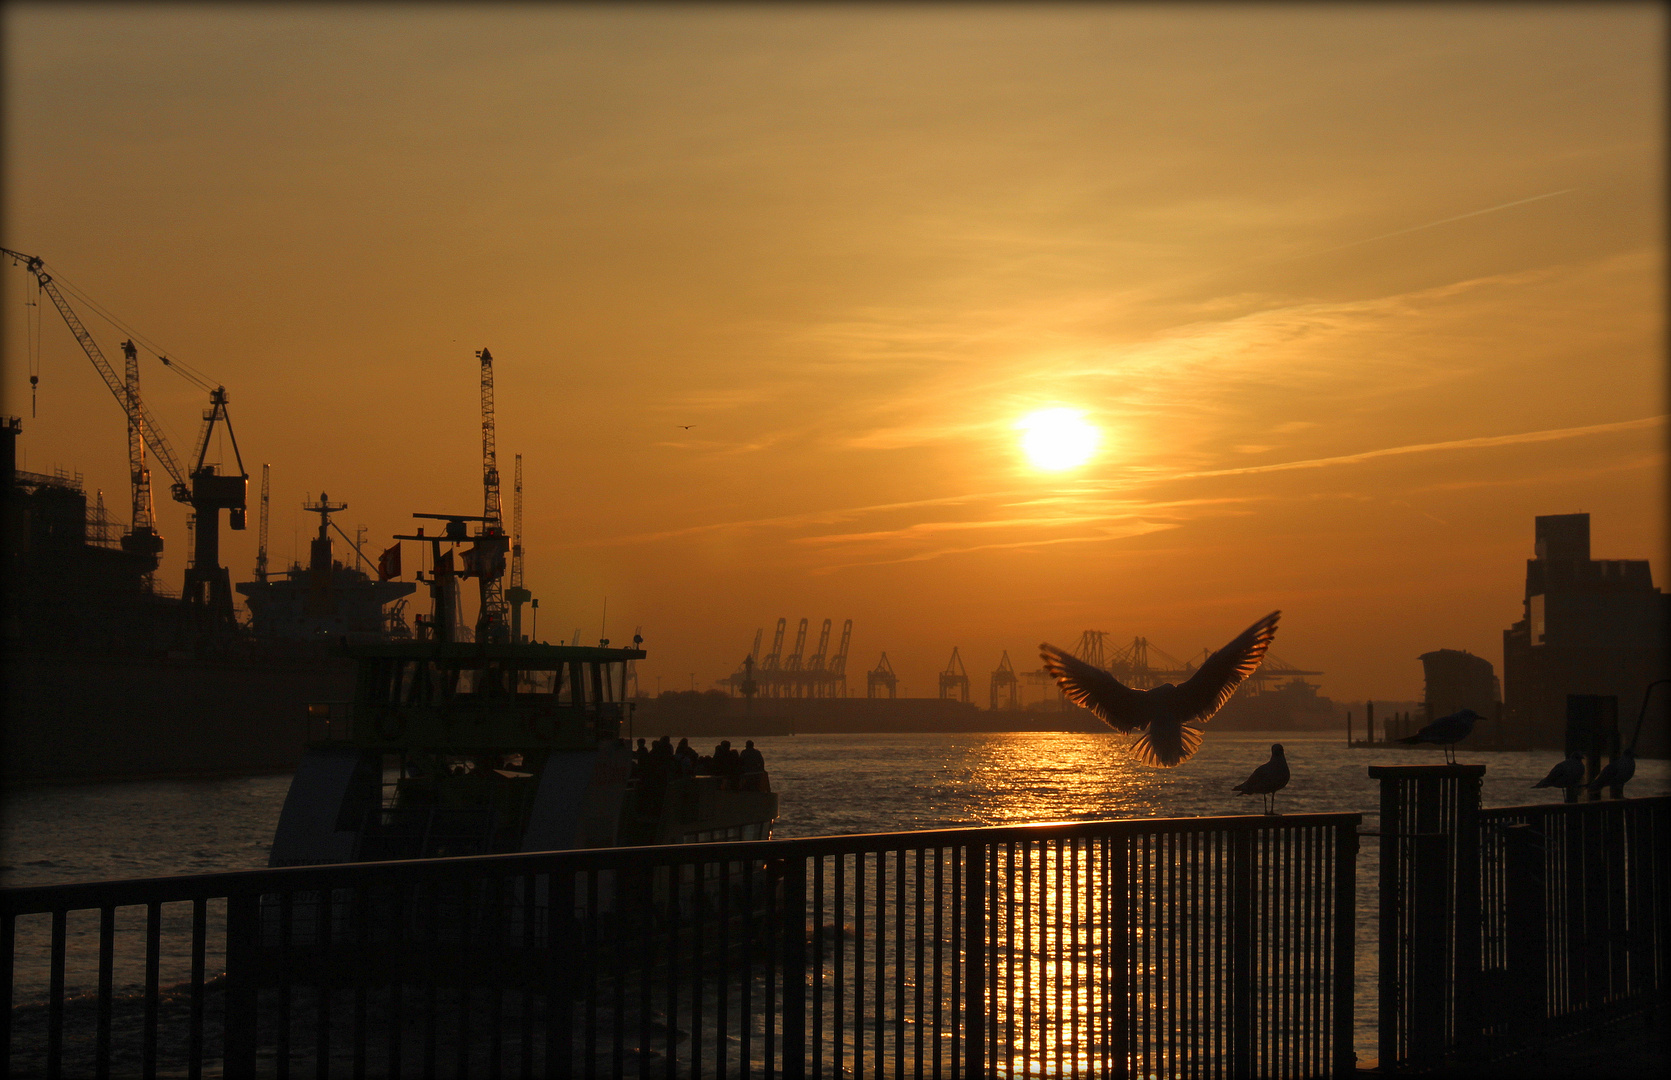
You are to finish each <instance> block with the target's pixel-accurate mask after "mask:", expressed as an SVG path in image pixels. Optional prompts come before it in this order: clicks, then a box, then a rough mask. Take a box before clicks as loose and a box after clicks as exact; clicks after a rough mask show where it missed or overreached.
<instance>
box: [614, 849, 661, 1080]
mask: <svg viewBox="0 0 1671 1080" xmlns="http://www.w3.org/2000/svg"><path fill="white" fill-rule="evenodd" d="M633 886H634V888H635V890H636V893H637V895H635V896H634V898H633V909H634V910H635V911H636V912H637V914H638V916H639V926H638V928H637V929H638V932H637V934H636V935H634V936H635V937H637V939H638V1076H639V1080H650V1054H651V1050H650V1010H651V1008H652V1001H651V996H650V995H651V989H652V985H651V984H653V983H654V982H655V981H656V979H655V974H656V971H655V968H656V954H655V945H656V942H655V936H656V935H655V930H656V929H658V926H657V920H656V918H655V892H656V870H655V869H653V868H650V867H640V868H639V869H637V870H635V871H634V873H633ZM617 907H619V905H617ZM621 944H622V951H623V952H625V951H626V949H625V945H626V943H625V942H622V943H621Z"/></svg>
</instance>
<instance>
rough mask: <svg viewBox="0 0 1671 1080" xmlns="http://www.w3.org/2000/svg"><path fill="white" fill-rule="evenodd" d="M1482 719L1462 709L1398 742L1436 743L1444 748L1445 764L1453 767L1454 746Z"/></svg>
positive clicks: (1475, 713)
mask: <svg viewBox="0 0 1671 1080" xmlns="http://www.w3.org/2000/svg"><path fill="white" fill-rule="evenodd" d="M1484 719H1485V717H1483V716H1481V715H1480V714H1479V713H1477V712H1475V711H1474V710H1472V709H1463V710H1462V711H1461V712H1454V713H1451V714H1450V715H1449V716H1441V717H1440V718H1439V719H1437V720H1435V721H1433V723H1431V724H1429V725H1427V726H1426V727H1424V728H1422V729H1421V730H1420V731H1418V732H1416V733H1415V734H1414V735H1411V736H1410V737H1409V738H1405V739H1400V740H1398V741H1399V742H1402V743H1438V744H1439V745H1440V746H1443V747H1444V748H1445V764H1447V765H1455V764H1456V744H1457V743H1459V742H1461V741H1462V740H1463V739H1466V738H1467V737H1468V734H1469V733H1470V732H1472V731H1473V730H1474V722H1475V721H1476V720H1484Z"/></svg>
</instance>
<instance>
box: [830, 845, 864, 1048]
mask: <svg viewBox="0 0 1671 1080" xmlns="http://www.w3.org/2000/svg"><path fill="white" fill-rule="evenodd" d="M856 858H857V856H856ZM854 879H856V884H854V889H856V898H857V896H862V893H864V873H862V868H856V871H854ZM854 903H857V899H856V901H854ZM856 909H857V908H856ZM835 926H837V931H839V935H841V936H839V938H837V941H835V1006H834V1010H832V1013H830V1025H832V1027H834V1037H835V1045H834V1052H832V1055H830V1057H832V1058H834V1067H835V1075H837V1077H841V1075H842V1058H844V1057H846V1055H844V1048H846V1042H847V971H846V966H847V948H849V946H851V945H852V943H854V940H856V938H857V933H859V931H861V930H862V928H864V926H862V925H861V923H857V920H856V923H854V933H847V853H837V856H835ZM861 960H862V958H859V956H856V958H854V978H857V973H859V966H861ZM854 1001H856V1003H862V1001H864V993H862V991H857V993H854ZM854 1011H857V1010H854ZM854 1030H857V1018H856V1020H854ZM862 1073H864V1065H862V1055H861V1053H859V1048H857V1035H856V1037H854V1075H856V1077H862Z"/></svg>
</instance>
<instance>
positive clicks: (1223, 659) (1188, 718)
mask: <svg viewBox="0 0 1671 1080" xmlns="http://www.w3.org/2000/svg"><path fill="white" fill-rule="evenodd" d="M1281 617H1282V612H1280V611H1273V612H1271V613H1270V614H1269V615H1267V616H1265V617H1264V618H1263V619H1260V620H1259V621H1258V622H1256V623H1254V624H1253V625H1252V626H1250V627H1248V628H1247V629H1246V630H1244V631H1242V633H1241V636H1239V637H1238V638H1236V640H1235V641H1232V642H1231V643H1230V644H1228V645H1226V646H1225V647H1224V648H1222V649H1220V650H1219V651H1218V652H1216V653H1214V654H1213V655H1211V656H1209V657H1207V660H1206V662H1205V663H1203V664H1202V665H1201V669H1200V670H1199V671H1197V672H1196V673H1195V674H1194V675H1191V676H1190V677H1189V678H1188V679H1186V680H1184V684H1183V685H1182V686H1180V687H1178V702H1179V704H1180V705H1181V706H1182V708H1183V711H1184V714H1185V715H1184V716H1182V717H1180V721H1181V722H1182V723H1185V724H1204V723H1206V722H1207V721H1208V720H1211V719H1212V718H1213V715H1214V714H1215V713H1217V712H1218V711H1219V710H1220V709H1222V708H1224V703H1225V702H1226V701H1229V700H1230V695H1231V694H1234V693H1235V692H1236V687H1238V686H1240V685H1241V684H1242V680H1243V679H1245V678H1247V677H1248V676H1249V675H1251V674H1253V672H1254V669H1256V668H1257V667H1258V666H1259V663H1260V661H1262V660H1264V659H1265V650H1266V649H1269V648H1270V647H1271V639H1272V638H1274V637H1276V621H1277V619H1279V618H1281ZM1196 741H1197V742H1200V738H1199V737H1197V739H1196ZM1190 752H1191V753H1193V752H1194V750H1193V748H1192V749H1191V751H1190ZM1184 756H1185V757H1188V756H1189V755H1188V754H1186V755H1184Z"/></svg>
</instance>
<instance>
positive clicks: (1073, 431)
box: [1015, 408, 1102, 472]
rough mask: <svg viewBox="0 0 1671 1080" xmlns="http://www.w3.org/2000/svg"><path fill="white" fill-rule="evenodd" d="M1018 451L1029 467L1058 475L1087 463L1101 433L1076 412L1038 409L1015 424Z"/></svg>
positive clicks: (1080, 412) (1080, 413)
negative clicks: (1019, 435)
mask: <svg viewBox="0 0 1671 1080" xmlns="http://www.w3.org/2000/svg"><path fill="white" fill-rule="evenodd" d="M1015 426H1016V427H1017V428H1019V429H1020V430H1021V432H1022V435H1021V449H1022V451H1023V452H1024V453H1026V455H1027V460H1028V461H1030V462H1032V463H1033V468H1035V469H1042V470H1044V471H1045V472H1061V471H1062V470H1064V469H1073V468H1077V467H1078V466H1080V465H1083V464H1085V463H1086V462H1087V461H1089V460H1091V455H1093V454H1095V453H1096V450H1097V444H1098V443H1099V442H1101V441H1102V431H1101V430H1100V429H1099V428H1098V427H1097V426H1096V425H1095V424H1093V423H1091V422H1090V421H1088V420H1086V419H1085V414H1084V413H1083V412H1082V411H1080V410H1079V409H1066V408H1061V409H1040V410H1039V411H1038V412H1035V413H1029V414H1027V415H1026V416H1024V417H1022V418H1021V419H1020V420H1018V421H1016V425H1015Z"/></svg>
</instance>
